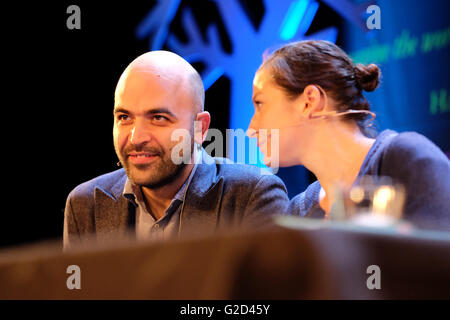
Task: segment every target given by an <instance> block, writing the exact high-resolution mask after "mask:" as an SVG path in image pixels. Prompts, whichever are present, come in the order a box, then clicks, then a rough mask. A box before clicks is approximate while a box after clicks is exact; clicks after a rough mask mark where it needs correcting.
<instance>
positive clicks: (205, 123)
mask: <svg viewBox="0 0 450 320" xmlns="http://www.w3.org/2000/svg"><path fill="white" fill-rule="evenodd" d="M195 121H196V122H197V125H196V126H194V128H195V132H194V140H195V142H196V143H198V144H200V145H201V144H202V143H203V141H204V140H205V139H206V134H207V133H208V129H209V124H210V123H211V115H210V114H209V112H208V111H203V112H200V113H197V117H196V119H195ZM200 130H201V131H200Z"/></svg>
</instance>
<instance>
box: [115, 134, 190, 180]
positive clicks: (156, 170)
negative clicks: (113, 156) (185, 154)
mask: <svg viewBox="0 0 450 320" xmlns="http://www.w3.org/2000/svg"><path fill="white" fill-rule="evenodd" d="M193 131H194V128H193V126H192V128H191V130H190V132H191V145H190V151H191V152H190V157H189V159H192V155H193V152H194V139H193ZM178 143H179V142H177V143H174V144H173V145H172V146H171V147H170V149H169V150H167V151H165V150H163V149H162V148H160V147H158V148H157V150H155V148H150V150H149V149H147V148H146V147H141V148H125V149H124V150H123V153H120V154H121V157H120V159H119V160H120V162H121V163H122V166H123V167H124V169H125V172H126V174H127V176H128V179H130V181H131V182H132V183H133V184H134V185H136V186H139V187H146V188H148V189H158V188H160V187H163V186H165V185H167V184H170V183H172V182H173V181H175V180H176V179H177V178H178V177H179V176H180V175H181V174H183V171H184V169H185V168H186V166H187V163H185V162H182V163H180V164H175V163H174V162H173V161H172V158H171V155H172V149H173V147H174V146H175V145H177V144H178ZM130 151H151V152H155V151H157V153H158V156H157V157H158V158H157V159H156V160H155V161H153V162H151V163H149V164H142V165H134V164H130V163H129V162H128V157H127V153H128V152H130ZM116 153H117V148H116ZM149 171H151V172H150V174H149ZM146 175H148V177H146V178H145V179H142V176H146Z"/></svg>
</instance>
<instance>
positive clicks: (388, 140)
mask: <svg viewBox="0 0 450 320" xmlns="http://www.w3.org/2000/svg"><path fill="white" fill-rule="evenodd" d="M364 175H373V176H389V177H391V178H393V180H394V181H397V182H399V183H402V184H403V185H404V186H405V189H406V200H405V207H404V218H405V220H407V221H410V222H412V223H413V224H414V225H415V226H416V227H419V228H424V229H440V230H450V161H449V159H448V158H447V157H446V156H445V154H444V153H443V152H442V151H441V150H440V149H439V148H438V147H437V146H436V145H435V144H433V143H432V142H431V141H430V140H428V139H427V138H426V137H424V136H423V135H421V134H418V133H416V132H404V133H400V134H399V133H397V132H395V131H392V130H385V131H383V132H381V133H380V134H379V135H378V137H377V138H376V140H375V143H374V144H373V145H372V147H371V149H370V150H369V153H368V154H367V156H366V158H365V159H364V162H363V164H362V166H361V169H360V171H359V174H358V178H357V179H356V182H357V181H358V180H359V179H360V178H361V177H362V176H364ZM356 182H355V183H356ZM320 189H321V186H320V184H319V182H318V181H316V182H314V183H312V184H310V185H309V186H308V188H307V189H306V190H305V191H304V192H302V193H301V194H299V195H297V196H295V197H294V198H293V199H292V200H291V202H290V212H291V213H292V214H293V215H299V216H306V217H308V218H313V217H314V218H323V217H324V215H325V212H324V211H323V210H322V209H321V207H320V206H319V192H320Z"/></svg>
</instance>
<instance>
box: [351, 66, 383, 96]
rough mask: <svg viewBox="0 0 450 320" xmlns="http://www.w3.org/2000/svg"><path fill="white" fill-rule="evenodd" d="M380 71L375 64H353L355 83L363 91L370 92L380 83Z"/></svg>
mask: <svg viewBox="0 0 450 320" xmlns="http://www.w3.org/2000/svg"><path fill="white" fill-rule="evenodd" d="M380 76H381V71H380V68H378V66H377V65H376V64H373V63H371V64H369V65H367V66H365V65H363V64H357V65H356V66H355V78H356V83H357V84H358V85H359V87H361V89H363V90H364V91H367V92H371V91H373V90H375V89H376V88H377V87H378V85H379V83H380Z"/></svg>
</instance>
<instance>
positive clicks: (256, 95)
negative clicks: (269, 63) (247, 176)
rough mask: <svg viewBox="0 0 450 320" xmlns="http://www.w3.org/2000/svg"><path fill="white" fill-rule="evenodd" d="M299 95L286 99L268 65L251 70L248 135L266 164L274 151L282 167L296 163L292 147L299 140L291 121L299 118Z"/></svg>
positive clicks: (293, 147) (295, 145)
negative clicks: (252, 73) (255, 143)
mask: <svg viewBox="0 0 450 320" xmlns="http://www.w3.org/2000/svg"><path fill="white" fill-rule="evenodd" d="M302 99H303V98H302V97H301V96H299V97H297V98H294V99H290V98H289V97H288V96H287V95H286V92H285V91H284V90H283V89H282V88H281V87H280V86H279V85H277V84H276V83H275V81H274V80H273V77H272V74H271V72H270V70H269V69H260V70H259V71H258V72H257V73H256V74H255V77H254V80H253V97H252V100H253V105H254V108H255V113H254V115H253V118H252V120H251V122H250V125H249V135H250V136H253V137H256V138H257V139H258V146H259V148H260V150H261V152H262V153H263V154H264V156H265V157H264V158H265V159H264V162H265V163H266V165H269V166H270V164H271V163H270V157H273V156H276V155H278V156H279V165H280V166H282V167H285V166H292V165H296V164H298V159H297V158H296V155H295V150H296V149H297V148H298V147H299V142H300V141H299V140H298V138H297V137H298V134H299V128H298V127H296V126H295V124H296V123H298V121H296V119H299V113H300V107H299V106H300V104H301V101H302ZM264 129H266V130H264ZM277 130H278V131H277ZM252 132H253V134H251V133H252ZM277 132H278V135H279V141H277V139H276V135H277V134H276V133H277ZM268 160H269V161H268ZM277 163H278V161H277Z"/></svg>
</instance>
